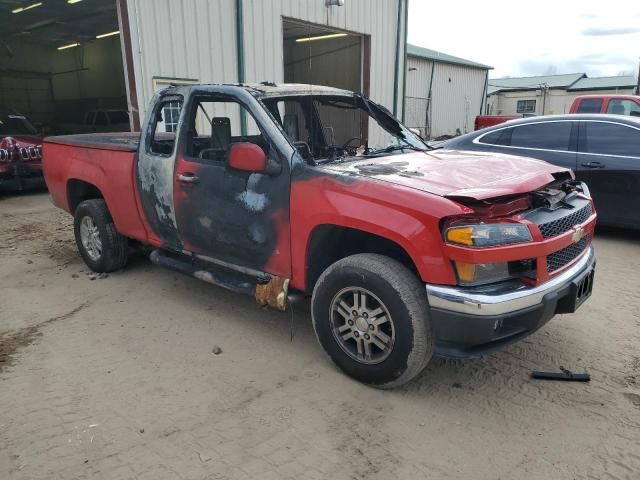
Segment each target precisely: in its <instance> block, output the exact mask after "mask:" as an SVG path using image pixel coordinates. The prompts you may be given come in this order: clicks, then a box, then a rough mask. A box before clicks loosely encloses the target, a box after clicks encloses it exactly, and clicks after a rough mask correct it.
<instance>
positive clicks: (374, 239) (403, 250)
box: [304, 223, 421, 293]
mask: <svg viewBox="0 0 640 480" xmlns="http://www.w3.org/2000/svg"><path fill="white" fill-rule="evenodd" d="M371 230H373V229H371ZM371 230H369V229H366V228H362V227H361V226H358V227H351V226H346V225H339V224H334V223H325V224H319V225H316V226H315V227H314V229H313V230H312V231H311V233H310V235H309V238H308V241H307V250H306V255H305V264H306V269H305V273H306V275H305V281H304V285H305V291H306V292H307V293H310V292H312V291H313V288H314V286H315V284H316V282H317V281H318V278H320V275H322V272H324V271H325V270H326V268H327V267H329V266H330V265H331V264H333V263H335V262H337V261H338V260H341V259H343V258H346V257H348V256H351V255H355V254H358V253H377V254H380V255H385V256H387V257H389V258H393V259H394V260H397V261H398V262H400V263H401V264H403V265H405V266H406V267H407V268H409V270H411V271H412V272H413V273H414V274H415V275H416V276H417V277H418V278H420V277H421V275H420V270H419V268H418V264H417V262H416V261H415V259H414V255H415V254H414V255H412V254H411V248H410V247H408V246H407V243H408V242H405V241H403V240H402V239H400V238H392V237H394V235H385V234H384V233H383V232H378V233H374V232H373V231H371Z"/></svg>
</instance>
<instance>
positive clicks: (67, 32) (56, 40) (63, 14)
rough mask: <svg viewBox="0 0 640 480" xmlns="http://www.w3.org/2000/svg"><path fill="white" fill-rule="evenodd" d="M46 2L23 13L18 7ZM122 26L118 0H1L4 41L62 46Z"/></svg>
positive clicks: (1, 38)
mask: <svg viewBox="0 0 640 480" xmlns="http://www.w3.org/2000/svg"><path fill="white" fill-rule="evenodd" d="M40 2H42V5H40V6H37V7H34V8H30V9H28V10H25V11H22V12H20V13H11V12H12V11H13V10H14V9H17V8H25V7H28V6H29V5H33V4H35V3H40ZM115 30H118V15H117V11H116V3H115V0H82V1H80V2H77V3H73V4H70V3H68V2H67V0H26V1H22V0H0V44H5V45H11V44H12V43H15V42H28V43H38V44H41V45H42V44H45V45H49V46H51V47H59V46H61V45H64V44H68V43H71V42H80V43H82V42H87V41H92V40H95V38H96V35H100V34H102V33H107V32H112V31H115Z"/></svg>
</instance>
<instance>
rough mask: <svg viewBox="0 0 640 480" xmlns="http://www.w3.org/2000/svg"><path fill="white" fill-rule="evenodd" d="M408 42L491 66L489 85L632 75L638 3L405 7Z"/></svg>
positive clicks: (426, 3) (605, 0)
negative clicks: (494, 80)
mask: <svg viewBox="0 0 640 480" xmlns="http://www.w3.org/2000/svg"><path fill="white" fill-rule="evenodd" d="M408 40H409V43H412V44H415V45H419V46H422V47H426V48H431V49H433V50H438V51H440V52H444V53H448V54H450V55H455V56H458V57H462V58H466V59H468V60H473V61H476V62H480V63H484V64H486V65H491V66H492V67H494V70H493V71H491V72H490V73H489V76H490V78H501V77H507V76H508V77H519V76H530V75H547V74H551V73H556V74H561V73H578V72H580V73H582V72H585V73H587V75H588V76H590V77H599V76H609V75H618V74H620V73H621V72H626V73H627V74H632V75H637V73H638V61H639V59H640V0H597V1H596V0H553V1H552V0H536V1H535V2H522V1H516V0H511V1H508V0H485V1H482V0H453V1H451V0H450V1H432V0H410V1H409V32H408Z"/></svg>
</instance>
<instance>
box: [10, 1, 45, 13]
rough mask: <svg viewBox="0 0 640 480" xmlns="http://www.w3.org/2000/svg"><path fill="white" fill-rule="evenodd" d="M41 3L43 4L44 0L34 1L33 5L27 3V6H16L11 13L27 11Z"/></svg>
mask: <svg viewBox="0 0 640 480" xmlns="http://www.w3.org/2000/svg"><path fill="white" fill-rule="evenodd" d="M40 5H42V2H38V3H32V4H31V5H27V6H26V7H20V8H14V9H13V10H11V13H20V12H26V11H27V10H31V9H32V8H36V7H39V6H40Z"/></svg>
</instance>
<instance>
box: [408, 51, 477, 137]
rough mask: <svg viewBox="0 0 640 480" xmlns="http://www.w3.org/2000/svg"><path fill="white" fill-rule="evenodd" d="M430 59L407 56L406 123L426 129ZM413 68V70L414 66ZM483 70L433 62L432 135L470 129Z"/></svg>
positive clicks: (431, 66)
mask: <svg viewBox="0 0 640 480" xmlns="http://www.w3.org/2000/svg"><path fill="white" fill-rule="evenodd" d="M433 65H434V64H433V62H432V61H430V60H426V59H421V58H415V57H409V58H408V59H407V98H406V107H405V108H406V112H407V115H406V123H407V125H408V126H410V127H416V128H420V129H426V127H427V125H426V118H427V113H426V107H427V97H428V93H429V82H430V79H431V69H432V68H434V66H433ZM414 68H415V70H413V69H414ZM486 72H487V71H486V70H482V69H479V68H472V67H465V66H462V65H452V64H448V63H440V62H436V63H435V70H434V72H433V84H432V87H431V111H430V114H431V119H430V120H431V122H430V123H431V138H436V137H439V136H441V135H454V134H455V133H456V131H457V130H459V131H460V133H466V132H470V131H472V130H473V121H474V119H475V117H476V115H479V114H480V107H481V105H482V101H483V95H484V83H485V77H486Z"/></svg>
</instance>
